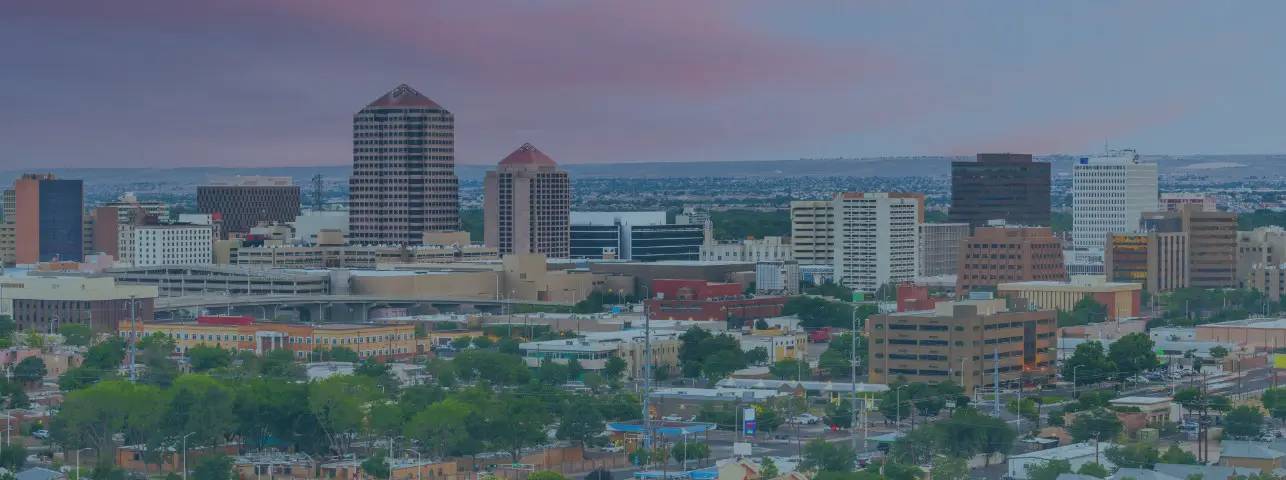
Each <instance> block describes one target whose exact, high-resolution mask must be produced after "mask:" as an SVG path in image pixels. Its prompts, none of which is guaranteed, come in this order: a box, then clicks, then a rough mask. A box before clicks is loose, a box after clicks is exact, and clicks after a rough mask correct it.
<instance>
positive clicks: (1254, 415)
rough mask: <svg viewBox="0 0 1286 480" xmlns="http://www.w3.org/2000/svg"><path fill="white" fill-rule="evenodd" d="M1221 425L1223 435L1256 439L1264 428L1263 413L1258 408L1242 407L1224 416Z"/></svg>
mask: <svg viewBox="0 0 1286 480" xmlns="http://www.w3.org/2000/svg"><path fill="white" fill-rule="evenodd" d="M1223 425H1224V434H1225V435H1231V436H1233V437H1256V436H1259V434H1260V432H1261V430H1262V429H1263V426H1264V412H1263V410H1260V409H1259V407H1252V406H1248V405H1242V406H1240V407H1236V408H1233V409H1232V410H1230V411H1229V412H1228V414H1227V415H1224V421H1223Z"/></svg>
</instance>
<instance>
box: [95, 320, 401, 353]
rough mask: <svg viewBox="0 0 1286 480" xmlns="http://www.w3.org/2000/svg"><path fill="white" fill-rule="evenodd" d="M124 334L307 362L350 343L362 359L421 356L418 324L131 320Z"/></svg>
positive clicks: (178, 349)
mask: <svg viewBox="0 0 1286 480" xmlns="http://www.w3.org/2000/svg"><path fill="white" fill-rule="evenodd" d="M114 328H116V329H117V332H118V334H119V335H120V337H121V338H124V339H127V340H128V339H129V337H130V332H131V331H132V332H133V333H134V335H137V336H138V338H140V339H141V338H145V337H147V336H148V335H152V334H154V333H160V334H162V335H165V336H167V337H170V338H171V339H172V340H174V344H175V353H184V352H186V351H187V350H188V349H189V348H192V347H195V346H198V345H205V346H210V347H219V348H225V349H233V350H238V351H249V352H254V353H255V354H258V355H263V354H266V353H268V352H271V351H273V350H280V349H285V350H290V351H291V352H292V353H293V354H294V357H295V359H296V360H299V361H303V360H307V359H309V358H311V357H310V354H311V353H313V352H314V351H318V352H319V353H320V352H323V351H325V350H326V349H329V348H335V347H344V348H347V349H349V350H352V351H354V352H356V353H357V356H358V357H359V358H363V359H380V360H386V359H390V358H404V357H408V356H411V355H416V354H420V353H423V352H420V351H419V348H418V346H417V345H418V344H417V342H416V340H415V325H412V324H409V323H374V324H369V323H363V324H343V323H328V324H290V323H257V322H255V321H254V319H253V318H251V317H226V316H209V317H197V319H196V321H195V322H139V323H136V324H135V325H134V326H133V330H131V327H130V322H128V321H126V322H121V323H119V324H117V325H115V326H114Z"/></svg>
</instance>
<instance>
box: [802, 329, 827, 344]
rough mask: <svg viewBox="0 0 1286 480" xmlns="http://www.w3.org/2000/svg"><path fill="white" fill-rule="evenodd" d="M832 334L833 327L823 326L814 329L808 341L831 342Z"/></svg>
mask: <svg viewBox="0 0 1286 480" xmlns="http://www.w3.org/2000/svg"><path fill="white" fill-rule="evenodd" d="M831 334H832V332H831V327H822V328H819V329H817V330H813V333H810V334H809V335H808V341H809V342H812V343H822V342H829V341H831Z"/></svg>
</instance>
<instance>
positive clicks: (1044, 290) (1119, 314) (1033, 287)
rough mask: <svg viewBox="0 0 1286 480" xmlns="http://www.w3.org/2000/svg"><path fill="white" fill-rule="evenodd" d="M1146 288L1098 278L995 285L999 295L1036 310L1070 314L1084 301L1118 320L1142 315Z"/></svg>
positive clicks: (1135, 284)
mask: <svg viewBox="0 0 1286 480" xmlns="http://www.w3.org/2000/svg"><path fill="white" fill-rule="evenodd" d="M1142 292H1143V286H1142V285H1140V284H1138V283H1136V282H1109V281H1107V280H1106V279H1105V278H1104V277H1101V276H1097V275H1086V276H1074V277H1072V279H1071V281H1069V282H1040V281H1037V282H1013V283H1002V284H1000V285H997V286H996V294H997V295H1002V296H1004V295H1007V296H1010V297H1014V298H1025V299H1027V300H1029V301H1031V304H1032V305H1035V306H1036V308H1048V309H1053V310H1062V311H1065V312H1068V311H1071V310H1072V309H1073V308H1075V307H1076V303H1077V302H1080V301H1081V300H1083V299H1085V298H1091V299H1093V300H1094V301H1095V302H1098V303H1099V304H1101V305H1103V306H1104V307H1106V308H1107V316H1106V318H1101V319H1093V320H1095V321H1106V320H1117V319H1122V318H1132V317H1137V316H1139V299H1140V298H1141V296H1142Z"/></svg>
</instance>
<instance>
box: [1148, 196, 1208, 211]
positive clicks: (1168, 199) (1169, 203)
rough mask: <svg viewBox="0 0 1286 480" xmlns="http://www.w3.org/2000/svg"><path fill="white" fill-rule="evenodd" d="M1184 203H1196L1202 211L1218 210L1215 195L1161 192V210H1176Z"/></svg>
mask: <svg viewBox="0 0 1286 480" xmlns="http://www.w3.org/2000/svg"><path fill="white" fill-rule="evenodd" d="M1184 205H1196V206H1197V208H1198V209H1199V210H1201V211H1203V212H1217V211H1219V208H1218V204H1217V203H1216V202H1215V197H1213V196H1211V195H1206V194H1202V193H1162V194H1161V210H1163V211H1166V212H1177V211H1179V210H1180V209H1181V207H1182V206H1184Z"/></svg>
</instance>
